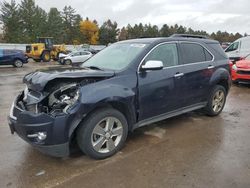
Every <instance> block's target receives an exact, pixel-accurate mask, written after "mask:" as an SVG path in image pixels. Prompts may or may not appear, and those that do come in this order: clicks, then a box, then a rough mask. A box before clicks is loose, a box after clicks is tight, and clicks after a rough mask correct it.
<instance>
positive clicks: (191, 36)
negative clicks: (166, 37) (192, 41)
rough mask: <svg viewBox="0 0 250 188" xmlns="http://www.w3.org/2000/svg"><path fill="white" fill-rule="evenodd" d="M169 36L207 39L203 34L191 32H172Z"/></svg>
mask: <svg viewBox="0 0 250 188" xmlns="http://www.w3.org/2000/svg"><path fill="white" fill-rule="evenodd" d="M171 37H183V38H198V39H209V38H208V37H207V36H204V35H191V34H173V35H171Z"/></svg>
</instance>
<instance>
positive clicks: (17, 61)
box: [13, 59, 23, 68]
mask: <svg viewBox="0 0 250 188" xmlns="http://www.w3.org/2000/svg"><path fill="white" fill-rule="evenodd" d="M13 66H14V67H17V68H21V67H22V66H23V62H22V61H21V60H20V59H16V60H15V61H14V62H13Z"/></svg>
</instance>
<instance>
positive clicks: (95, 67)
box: [86, 66, 103, 70]
mask: <svg viewBox="0 0 250 188" xmlns="http://www.w3.org/2000/svg"><path fill="white" fill-rule="evenodd" d="M86 68H89V69H94V70H103V69H101V68H100V67H97V66H87V67H86Z"/></svg>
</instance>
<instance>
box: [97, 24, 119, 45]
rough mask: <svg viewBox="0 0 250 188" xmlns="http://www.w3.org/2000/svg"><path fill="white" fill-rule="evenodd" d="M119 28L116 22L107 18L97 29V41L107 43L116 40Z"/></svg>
mask: <svg viewBox="0 0 250 188" xmlns="http://www.w3.org/2000/svg"><path fill="white" fill-rule="evenodd" d="M118 33H119V29H118V28H117V23H116V22H112V21H111V20H107V21H106V22H104V23H103V24H102V26H101V27H100V30H99V43H100V44H104V45H107V44H109V43H114V42H116V41H117V36H118Z"/></svg>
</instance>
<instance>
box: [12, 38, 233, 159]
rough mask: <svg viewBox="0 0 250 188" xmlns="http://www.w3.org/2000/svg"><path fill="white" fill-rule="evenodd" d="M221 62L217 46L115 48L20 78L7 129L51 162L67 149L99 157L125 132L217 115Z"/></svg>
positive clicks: (225, 72)
mask: <svg viewBox="0 0 250 188" xmlns="http://www.w3.org/2000/svg"><path fill="white" fill-rule="evenodd" d="M229 72H230V71H229V60H228V58H227V56H226V55H225V53H224V52H223V50H222V48H221V47H220V44H219V43H218V42H217V41H214V40H210V39H207V38H205V37H201V36H190V35H175V36H172V37H169V38H148V39H146V38H144V39H134V40H127V41H122V42H118V43H115V44H113V45H111V46H109V47H107V48H106V49H104V50H103V51H101V52H99V53H98V54H96V55H95V56H93V57H92V58H90V59H89V60H87V61H86V62H85V63H84V64H82V65H81V67H79V68H61V69H48V70H41V71H36V72H33V73H30V74H28V75H26V76H25V77H24V80H23V81H24V83H25V84H26V85H27V87H26V88H25V90H24V91H22V92H21V93H20V95H18V96H17V98H16V99H15V100H14V102H13V105H12V108H11V111H10V116H9V125H10V129H11V132H12V133H14V132H16V133H17V134H18V135H19V136H20V137H22V138H23V139H24V140H26V141H27V142H29V143H30V144H32V145H33V146H35V147H36V148H38V149H39V150H40V151H42V152H44V153H47V154H50V155H52V156H58V157H63V156H66V155H69V153H70V148H71V146H72V145H73V143H75V144H77V145H78V146H79V148H80V149H81V150H82V151H83V152H84V153H85V154H87V155H89V156H90V157H93V158H95V159H103V158H106V157H109V156H111V155H113V154H115V153H116V152H117V151H118V150H120V149H121V148H122V146H123V145H124V143H125V140H126V138H127V134H128V132H129V131H133V130H134V129H136V128H138V127H142V126H145V125H148V124H151V123H154V122H157V121H160V120H163V119H166V118H169V117H173V116H177V115H179V114H183V113H186V112H190V111H193V110H197V109H204V111H205V112H206V113H207V114H208V115H209V116H216V115H218V114H220V112H221V111H222V110H223V107H224V105H225V102H226V96H227V94H228V91H229V89H230V86H231V81H230V80H231V79H230V73H229Z"/></svg>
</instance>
